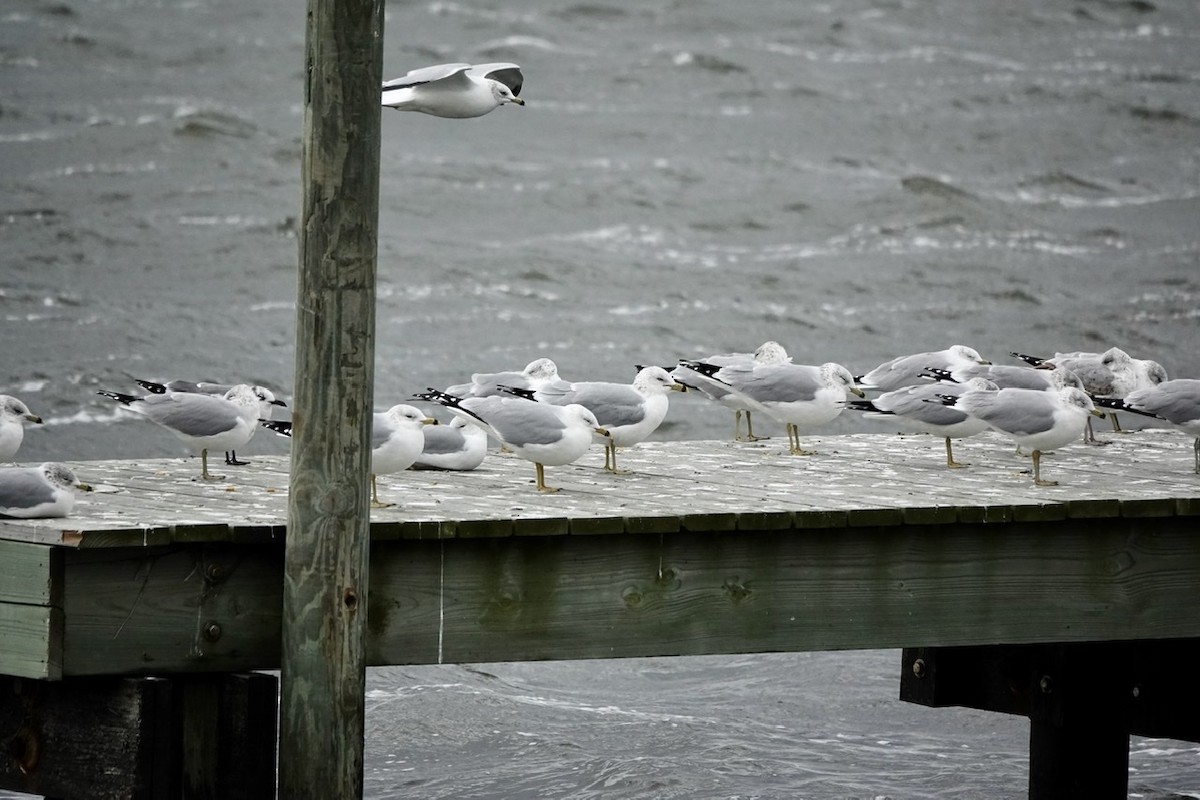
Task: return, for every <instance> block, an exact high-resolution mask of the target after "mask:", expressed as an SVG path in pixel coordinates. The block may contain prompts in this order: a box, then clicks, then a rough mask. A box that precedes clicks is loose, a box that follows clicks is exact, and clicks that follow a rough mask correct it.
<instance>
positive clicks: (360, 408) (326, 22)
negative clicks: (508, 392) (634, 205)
mask: <svg viewBox="0 0 1200 800" xmlns="http://www.w3.org/2000/svg"><path fill="white" fill-rule="evenodd" d="M382 45H383V0H309V2H308V33H307V45H306V60H307V61H306V69H305V73H306V78H307V83H306V88H305V112H304V151H303V159H302V161H303V165H302V175H301V178H302V183H303V186H304V203H303V209H302V216H301V226H300V227H301V230H300V274H299V281H298V290H297V298H296V369H295V378H294V380H295V396H294V403H293V415H292V418H293V422H294V427H293V429H292V460H291V477H290V487H289V496H288V533H287V551H286V556H285V566H284V598H283V634H282V659H281V664H282V668H281V683H282V689H281V698H280V703H281V708H280V743H281V744H280V753H279V787H280V795H281V796H282V797H288V798H323V799H325V798H330V799H332V798H354V797H361V796H362V786H363V755H362V753H363V724H364V722H363V717H364V713H363V703H364V696H363V693H364V687H365V680H366V667H365V664H366V659H365V655H366V650H365V632H366V613H367V557H368V553H369V546H370V538H369V522H370V520H369V509H368V505H367V503H368V490H367V484H368V475H369V471H370V458H371V411H372V402H373V392H372V384H373V381H374V360H375V347H374V333H375V259H376V253H377V241H378V229H379V219H378V217H379V124H380V103H379V97H380V95H379V92H380V86H381V85H382V83H383V63H382V53H383V48H382Z"/></svg>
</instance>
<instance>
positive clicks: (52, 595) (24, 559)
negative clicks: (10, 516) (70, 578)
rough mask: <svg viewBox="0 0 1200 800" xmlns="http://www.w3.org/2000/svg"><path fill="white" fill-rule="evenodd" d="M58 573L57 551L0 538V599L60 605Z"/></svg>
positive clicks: (4, 601)
mask: <svg viewBox="0 0 1200 800" xmlns="http://www.w3.org/2000/svg"><path fill="white" fill-rule="evenodd" d="M61 573H62V553H61V552H60V551H57V550H55V549H53V548H51V547H48V546H45V545H37V544H29V543H26V542H13V541H4V540H2V539H0V603H29V604H32V605H43V606H50V605H62V598H61V596H60V595H59V591H60V584H61V581H60V580H58V579H59V578H60V577H61Z"/></svg>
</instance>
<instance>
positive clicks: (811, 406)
mask: <svg viewBox="0 0 1200 800" xmlns="http://www.w3.org/2000/svg"><path fill="white" fill-rule="evenodd" d="M683 363H685V364H687V365H688V366H690V367H692V368H693V369H695V370H696V371H698V372H701V373H703V374H706V375H709V376H711V377H713V378H716V379H717V380H719V381H721V382H722V383H724V384H726V385H727V386H729V387H730V388H731V389H733V391H735V392H737V393H738V394H739V395H740V396H741V397H742V398H744V399H746V400H747V401H748V402H749V403H750V404H751V405H752V406H753V407H754V409H755V410H756V411H762V412H763V413H765V414H769V415H770V416H771V417H772V418H774V419H775V420H777V421H778V422H782V423H783V424H784V426H785V428H786V429H787V434H788V451H789V452H790V453H791V454H792V455H795V456H807V455H812V454H813V452H812V451H811V450H805V449H803V448H802V447H800V427H801V426H805V427H812V426H816V425H824V424H825V423H827V422H831V421H832V420H834V419H835V418H836V417H837V416H838V415H839V414H841V413H842V410H843V409H844V408H845V407H846V400H847V397H846V395H847V393H849V394H854V395H857V396H859V397H863V391H862V389H859V388H858V387H857V386H855V385H854V376H853V375H851V374H850V371H849V370H848V369H846V368H845V367H843V366H842V365H841V364H835V363H833V362H828V363H825V364H822V365H820V366H813V365H810V364H792V363H785V364H754V365H753V366H745V365H734V366H730V367H717V366H716V365H714V364H705V363H704V362H702V361H685V362H683Z"/></svg>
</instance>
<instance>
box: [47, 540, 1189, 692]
mask: <svg viewBox="0 0 1200 800" xmlns="http://www.w3.org/2000/svg"><path fill="white" fill-rule="evenodd" d="M1196 547H1197V540H1196V536H1195V520H1194V519H1193V518H1189V517H1166V518H1162V519H1155V520H1130V519H1125V518H1121V517H1109V518H1103V519H1092V520H1079V521H1072V520H1064V521H1060V522H1053V523H1050V522H1032V523H1031V522H1009V523H980V524H978V525H940V524H937V525H907V526H889V527H864V528H850V527H843V528H830V529H808V530H804V529H796V528H787V529H767V530H759V531H754V530H739V531H729V532H708V533H705V532H693V531H674V532H652V533H645V534H601V535H580V536H551V537H543V536H509V537H502V538H491V537H489V538H479V539H468V538H455V539H441V540H437V539H434V540H413V539H392V540H382V541H381V540H376V541H375V542H374V543H373V544H372V547H371V593H370V598H369V629H368V636H367V642H368V652H367V657H368V663H369V664H373V665H385V664H430V663H438V662H439V661H441V662H445V663H453V662H480V661H506V660H512V661H521V660H540V659H568V658H605V657H624V656H651V655H685V654H686V655H699V654H715V653H741V652H774V651H788V650H792V651H803V650H826V649H858V648H881V647H915V646H963V645H986V644H1001V643H1022V642H1023V643H1036V642H1088V641H1101V640H1139V639H1152V638H1161V639H1176V638H1186V637H1191V638H1200V615H1197V614H1196V613H1195V609H1196V608H1198V607H1200V559H1197V557H1196ZM67 555H68V556H69V558H67V559H66V563H65V570H66V573H67V576H66V601H65V610H66V613H65V620H64V624H65V626H66V627H65V633H64V658H63V671H64V673H65V674H67V675H83V674H95V673H112V672H138V671H141V672H151V671H154V672H158V673H170V672H199V671H215V670H238V669H267V668H273V667H274V666H275V663H274V659H276V658H277V652H278V650H277V647H278V642H279V636H280V608H281V603H282V600H281V591H282V589H281V580H280V578H281V576H282V573H283V565H282V560H283V554H282V552H281V549H280V548H279V547H278V546H272V545H232V544H209V545H198V544H197V545H173V546H171V547H162V548H130V549H125V550H110V549H104V550H80V551H77V552H72V553H68V554H67Z"/></svg>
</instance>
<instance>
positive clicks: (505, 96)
mask: <svg viewBox="0 0 1200 800" xmlns="http://www.w3.org/2000/svg"><path fill="white" fill-rule="evenodd" d="M488 83H490V84H491V85H492V97H494V98H496V105H498V106H502V105H504V104H505V103H515V104H516V105H519V106H523V105H525V101H524V100H522V99H521V98H519V97H517V96H516V95H515V94H513V93H512V89H509V88H508V87H507V86H505V85H504V84H503V83H501V82H500V81H495V80H491V79H490V78H489V79H488Z"/></svg>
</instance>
